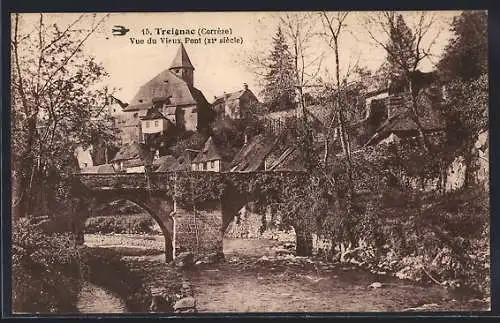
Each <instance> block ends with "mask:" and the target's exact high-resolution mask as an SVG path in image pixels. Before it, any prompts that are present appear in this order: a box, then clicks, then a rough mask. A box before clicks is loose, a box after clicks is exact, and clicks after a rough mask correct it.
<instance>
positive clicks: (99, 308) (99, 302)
mask: <svg viewBox="0 0 500 323" xmlns="http://www.w3.org/2000/svg"><path fill="white" fill-rule="evenodd" d="M77 308H78V311H79V312H80V313H89V314H90V313H126V312H127V308H126V306H125V302H123V301H122V300H121V299H120V298H119V297H117V296H116V295H114V294H112V293H111V292H109V291H107V290H106V289H104V288H102V287H99V286H97V285H94V284H92V283H89V282H85V283H84V285H83V287H82V290H81V292H80V295H79V298H78V303H77Z"/></svg>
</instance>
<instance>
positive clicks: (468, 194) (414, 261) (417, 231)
mask: <svg viewBox="0 0 500 323" xmlns="http://www.w3.org/2000/svg"><path fill="white" fill-rule="evenodd" d="M422 204H424V203H421V204H420V203H419V206H418V207H416V208H411V207H407V208H405V209H404V210H403V209H399V208H391V207H385V208H381V209H380V210H379V211H378V212H377V214H376V216H371V217H370V218H369V221H368V220H367V221H366V227H365V232H366V236H365V241H366V244H367V246H366V247H364V248H363V250H362V252H361V253H360V255H359V256H360V258H361V261H363V262H364V263H365V264H366V265H367V266H368V267H369V268H370V269H375V270H378V271H386V272H392V273H395V274H396V275H397V276H398V277H400V278H405V279H411V280H415V281H423V282H433V283H436V282H439V283H441V284H443V285H445V286H450V287H453V288H457V289H460V290H467V293H468V294H469V296H470V295H474V296H477V297H481V296H485V297H487V296H488V295H489V289H490V266H489V264H490V256H489V249H490V248H489V208H488V195H487V194H485V192H484V191H482V189H481V188H477V187H474V188H469V189H467V190H463V191H459V192H453V193H448V194H446V195H444V196H437V197H436V196H435V197H432V198H431V200H427V201H425V204H426V205H427V207H425V209H422V208H421V207H420V205H422Z"/></svg>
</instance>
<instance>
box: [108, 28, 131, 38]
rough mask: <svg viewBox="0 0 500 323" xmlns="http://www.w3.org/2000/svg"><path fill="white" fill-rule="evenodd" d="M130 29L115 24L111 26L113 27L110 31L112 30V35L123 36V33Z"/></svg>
mask: <svg viewBox="0 0 500 323" xmlns="http://www.w3.org/2000/svg"><path fill="white" fill-rule="evenodd" d="M129 30H130V29H128V28H125V27H123V26H120V25H115V26H113V29H112V32H113V36H123V35H125V34H126V33H127V32H128V31H129Z"/></svg>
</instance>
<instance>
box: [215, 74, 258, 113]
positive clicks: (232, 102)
mask: <svg viewBox="0 0 500 323" xmlns="http://www.w3.org/2000/svg"><path fill="white" fill-rule="evenodd" d="M258 103H259V100H258V99H257V97H256V96H255V94H253V92H252V91H251V90H249V89H248V85H247V84H246V83H244V84H243V89H241V90H239V91H236V92H232V93H224V94H223V95H221V96H215V97H214V102H213V103H212V110H213V111H214V112H215V114H216V115H217V116H220V117H222V118H230V119H241V118H242V117H243V116H244V114H245V112H247V111H249V109H250V106H251V105H252V104H258Z"/></svg>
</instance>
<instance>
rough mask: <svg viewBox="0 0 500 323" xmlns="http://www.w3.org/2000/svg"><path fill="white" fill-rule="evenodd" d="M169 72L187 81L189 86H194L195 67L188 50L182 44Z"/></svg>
mask: <svg viewBox="0 0 500 323" xmlns="http://www.w3.org/2000/svg"><path fill="white" fill-rule="evenodd" d="M169 70H170V71H171V72H172V73H174V74H175V75H177V76H178V77H180V78H182V79H183V80H184V81H186V83H187V84H189V85H190V86H193V84H194V80H193V72H194V67H193V64H191V60H190V59H189V56H188V54H187V52H186V49H185V48H184V45H183V44H182V43H181V46H180V47H179V49H178V50H177V54H176V55H175V57H174V59H173V61H172V63H171V64H170V68H169Z"/></svg>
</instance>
